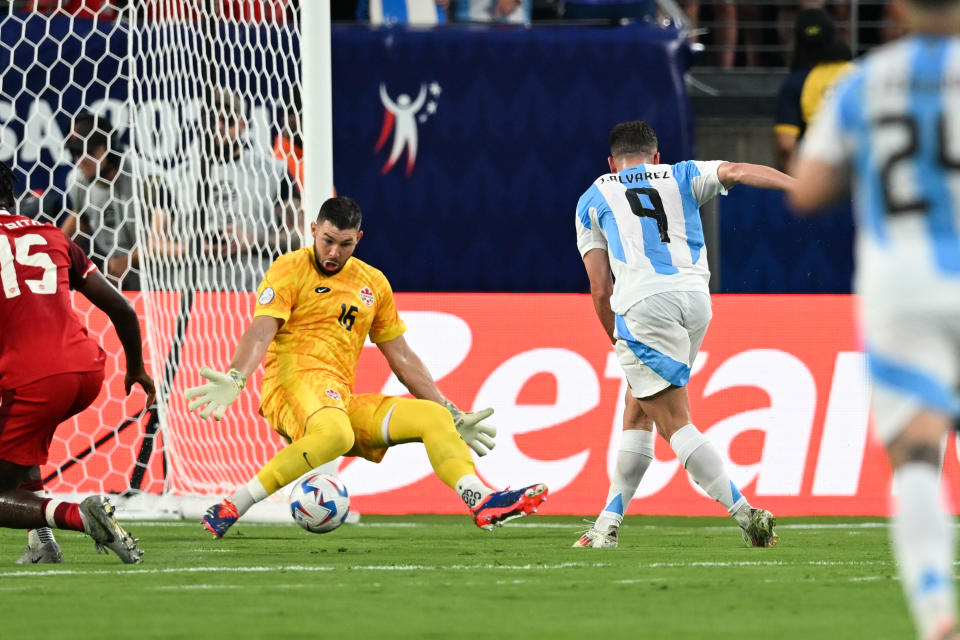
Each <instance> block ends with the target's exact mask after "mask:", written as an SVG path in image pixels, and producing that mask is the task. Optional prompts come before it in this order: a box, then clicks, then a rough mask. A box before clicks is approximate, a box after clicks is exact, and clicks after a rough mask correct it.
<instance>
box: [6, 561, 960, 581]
mask: <svg viewBox="0 0 960 640" xmlns="http://www.w3.org/2000/svg"><path fill="white" fill-rule="evenodd" d="M892 564H893V561H892V560H891V561H882V560H877V561H827V560H810V561H806V562H787V561H781V560H742V561H736V562H650V563H638V564H637V565H636V568H637V569H686V568H706V569H711V568H718V569H729V568H738V567H739V568H743V567H788V566H795V567H800V566H804V567H886V566H891V565H892ZM954 565H955V566H956V565H960V562H956V563H954ZM612 566H616V563H612V562H561V563H556V564H543V565H541V564H514V565H510V564H455V565H424V564H404V565H346V566H304V565H286V566H284V565H278V566H274V567H269V566H249V567H161V568H157V569H149V568H144V569H139V568H138V569H134V568H129V569H119V568H118V569H94V570H89V571H84V570H80V569H48V570H45V571H27V570H19V571H3V572H0V578H20V577H52V576H75V575H118V576H120V575H168V574H203V573H225V574H226V573H270V572H274V571H283V572H289V573H316V572H333V571H370V572H388V573H393V572H397V571H497V572H500V571H532V572H537V571H558V570H562V569H577V568H603V567H612Z"/></svg>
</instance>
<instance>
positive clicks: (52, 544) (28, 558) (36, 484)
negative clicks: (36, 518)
mask: <svg viewBox="0 0 960 640" xmlns="http://www.w3.org/2000/svg"><path fill="white" fill-rule="evenodd" d="M19 488H20V489H22V490H24V491H29V492H31V493H33V494H34V495H35V496H39V497H40V498H46V497H47V492H46V491H45V490H44V488H43V478H42V476H41V475H40V467H38V466H33V467H30V469H29V471H28V472H27V479H26V480H24V482H23V483H22V484H21V485H20V487H19ZM60 562H63V552H62V551H61V550H60V545H59V544H57V540H56V538H55V537H54V535H53V529H51V528H50V527H48V526H43V527H37V528H35V529H28V530H27V548H26V550H24V552H23V555H22V556H20V558H19V559H18V560H17V564H48V563H49V564H56V563H60Z"/></svg>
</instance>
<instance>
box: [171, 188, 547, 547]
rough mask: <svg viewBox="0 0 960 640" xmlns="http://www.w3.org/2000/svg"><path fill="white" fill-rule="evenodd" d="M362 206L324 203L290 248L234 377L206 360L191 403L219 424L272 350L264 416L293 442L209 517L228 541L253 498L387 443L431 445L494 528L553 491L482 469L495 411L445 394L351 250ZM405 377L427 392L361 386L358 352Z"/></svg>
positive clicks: (445, 476)
mask: <svg viewBox="0 0 960 640" xmlns="http://www.w3.org/2000/svg"><path fill="white" fill-rule="evenodd" d="M361 218H362V214H361V211H360V207H359V206H358V205H357V203H356V202H354V201H353V200H352V199H350V198H347V197H343V196H341V197H338V198H330V199H329V200H327V201H326V202H324V203H323V206H322V207H321V208H320V214H319V215H318V216H317V221H316V222H314V223H312V224H311V231H312V233H313V238H314V244H313V246H311V247H304V248H303V249H299V250H297V251H293V252H291V253H287V254H285V255H283V256H280V257H279V258H278V259H277V260H276V261H275V262H274V263H273V266H271V267H270V269H269V271H267V273H266V275H265V276H264V278H263V282H261V283H260V287H259V289H258V290H257V305H256V309H255V311H254V313H253V321H252V322H251V323H250V326H249V327H247V330H246V331H245V332H244V334H243V336H242V337H241V338H240V343H239V344H238V345H237V348H236V351H235V353H234V355H233V360H231V362H230V370H229V371H228V372H226V373H221V372H218V371H213V370H212V369H209V368H207V367H204V368H202V369H201V370H200V375H202V376H203V377H204V378H206V379H207V381H208V382H207V383H206V384H204V385H201V386H199V387H194V388H192V389H188V390H187V391H186V397H187V399H188V400H190V405H189V407H190V410H191V411H195V410H198V409H199V413H200V417H202V418H207V417H209V416H210V415H213V417H214V418H216V419H217V420H219V419H220V418H222V417H223V415H224V412H226V410H227V407H229V406H230V404H231V403H232V402H233V401H234V400H236V399H237V396H238V395H239V394H240V391H241V390H242V389H243V386H244V384H245V382H246V380H247V378H248V377H249V376H250V374H252V373H253V372H254V370H255V369H256V368H257V367H258V366H259V365H260V362H261V361H262V360H263V358H264V356H265V355H266V364H265V371H264V376H263V388H262V390H261V392H262V393H261V400H260V414H261V415H262V416H263V417H264V418H266V420H267V422H269V423H270V426H271V427H273V429H274V430H275V431H276V432H277V433H279V434H280V435H281V436H283V438H284V439H285V440H286V441H287V442H288V443H289V445H288V446H287V447H284V448H283V449H281V450H280V451H279V452H277V454H276V455H275V456H274V457H273V458H272V459H271V460H270V461H269V462H268V463H267V464H266V465H265V466H264V467H263V468H262V469H261V470H260V472H259V473H257V475H256V476H254V477H253V478H252V479H251V480H250V481H249V482H248V483H247V484H245V485H243V486H241V487H239V488H238V489H237V490H236V491H235V492H234V494H233V495H232V496H231V497H230V498H227V499H225V500H223V502H220V503H218V504H215V505H213V506H212V507H210V508H209V509H208V510H207V513H206V515H204V517H203V525H204V527H206V528H207V529H208V530H209V531H210V532H211V533H213V535H214V536H216V537H218V538H220V537H222V536H223V534H224V533H226V532H227V529H229V528H230V527H231V526H232V525H233V523H234V522H236V521H237V519H238V518H240V517H241V516H242V515H243V514H244V513H245V512H246V511H247V510H248V509H249V508H250V507H251V506H253V505H254V504H255V503H257V502H259V501H260V500H263V499H264V498H266V497H267V496H269V495H270V494H271V493H273V492H274V491H276V490H277V489H279V488H281V487H283V486H284V485H286V484H288V483H290V482H293V481H294V480H296V479H297V478H299V477H300V476H302V475H303V474H305V473H307V472H308V471H310V470H312V469H314V468H316V467H318V466H320V465H322V464H324V463H326V462H329V461H331V460H334V459H336V458H337V457H338V456H343V455H347V456H360V457H363V458H366V459H367V460H372V461H373V462H379V461H380V460H381V459H383V456H384V454H386V452H387V448H388V447H391V446H393V445H395V444H403V443H405V442H422V443H423V445H424V447H426V449H427V456H428V457H429V458H430V464H431V465H432V466H433V470H434V472H435V473H436V474H437V476H438V477H439V478H440V479H441V480H442V481H443V482H444V483H446V484H447V485H448V486H449V487H450V488H451V489H454V490H455V491H456V492H457V494H458V495H459V496H460V497H461V499H462V500H463V501H464V503H465V504H466V505H467V507H468V508H469V509H470V511H471V513H472V514H473V519H474V522H476V524H477V526H478V527H480V528H482V529H486V530H492V529H493V528H495V527H497V526H500V525H502V524H503V523H504V522H506V521H507V520H511V519H513V518H517V517H521V516H525V515H528V514H530V513H533V512H534V511H536V508H537V506H538V505H539V504H540V503H541V502H543V501H544V500H546V497H547V487H546V485H544V484H535V485H530V486H528V487H523V488H522V489H514V490H505V491H496V490H494V489H492V488H490V487H488V486H487V485H485V484H484V483H483V481H481V480H480V478H478V477H477V475H476V473H475V470H474V466H473V458H472V457H471V455H470V450H469V449H468V448H467V445H469V446H470V447H471V448H473V450H474V451H476V453H477V455H481V456H482V455H486V454H487V452H488V451H489V450H490V449H492V448H493V446H494V442H493V436H495V435H496V429H494V428H493V427H492V426H490V425H486V424H483V423H482V422H481V421H482V420H483V419H484V418H486V417H488V416H489V415H490V414H492V413H493V409H486V410H484V411H478V412H476V413H470V412H463V411H460V410H459V409H457V407H455V406H454V405H453V403H451V402H449V401H448V400H447V399H446V398H444V396H443V394H442V393H440V390H439V389H437V385H436V384H435V383H434V381H433V378H432V377H431V375H430V372H429V371H427V368H426V367H425V366H424V364H423V362H422V361H421V360H420V358H419V357H418V356H417V354H416V353H414V352H413V350H412V349H411V348H410V346H409V345H408V344H407V342H406V340H405V339H404V337H403V333H404V332H405V331H406V325H404V323H403V320H401V319H400V316H399V315H398V314H397V308H396V306H395V304H394V301H393V291H392V289H391V288H390V283H389V282H387V279H386V277H385V276H384V275H383V273H381V272H380V271H379V270H377V269H374V268H373V267H371V266H370V265H368V264H366V263H365V262H363V261H361V260H359V259H357V258H351V256H352V255H353V251H354V249H356V246H357V242H359V241H360V238H361V237H363V232H362V231H360V222H361ZM368 335H369V336H370V340H371V341H372V342H373V343H374V344H376V345H377V347H378V348H379V349H380V351H381V352H382V353H383V355H384V357H386V359H387V363H388V364H389V365H390V368H391V369H392V370H393V372H394V374H396V376H397V378H398V379H399V380H400V382H402V383H403V384H404V386H406V387H407V389H409V390H410V393H411V394H413V395H414V396H416V397H417V398H418V399H416V400H414V399H410V398H398V397H395V396H386V395H382V394H377V393H368V394H357V395H354V394H353V379H354V373H355V371H356V367H357V360H358V358H359V357H360V352H361V350H362V349H363V344H364V341H365V340H366V338H367V336H368Z"/></svg>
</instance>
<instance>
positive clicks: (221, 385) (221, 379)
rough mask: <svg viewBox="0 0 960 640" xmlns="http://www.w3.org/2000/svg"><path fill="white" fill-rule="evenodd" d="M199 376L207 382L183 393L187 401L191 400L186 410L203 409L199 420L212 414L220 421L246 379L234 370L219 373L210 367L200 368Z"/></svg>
mask: <svg viewBox="0 0 960 640" xmlns="http://www.w3.org/2000/svg"><path fill="white" fill-rule="evenodd" d="M200 375H201V376H203V377H204V378H206V379H207V380H209V382H207V383H206V384H202V385H200V386H199V387H191V388H190V389H187V390H186V391H185V392H184V393H183V395H184V397H185V398H186V399H187V400H191V402H190V404H189V405H187V408H188V409H190V411H194V410H196V409H198V408H200V407H203V408H202V409H200V417H201V418H209V417H210V414H211V413H212V414H213V417H214V418H215V419H216V420H220V419H221V418H223V414H224V413H226V412H227V407H229V406H230V405H231V404H233V401H234V400H236V399H237V396H239V395H240V390H241V389H243V385H245V384H246V383H247V378H246V376H244V375H243V374H242V373H240V372H239V371H237V370H236V369H230V371H228V372H227V373H221V372H219V371H214V370H213V369H211V368H210V367H201V368H200Z"/></svg>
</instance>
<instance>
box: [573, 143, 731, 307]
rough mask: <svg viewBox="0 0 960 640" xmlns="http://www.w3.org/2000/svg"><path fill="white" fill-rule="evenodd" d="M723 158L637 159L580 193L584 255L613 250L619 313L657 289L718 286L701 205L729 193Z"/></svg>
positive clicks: (612, 301)
mask: <svg viewBox="0 0 960 640" xmlns="http://www.w3.org/2000/svg"><path fill="white" fill-rule="evenodd" d="M721 164H723V161H722V160H718V161H711V162H700V161H696V160H688V161H685V162H680V163H677V164H673V165H670V164H656V165H654V164H639V165H634V166H631V167H627V168H625V169H623V170H622V171H620V172H619V173H608V174H604V175H602V176H600V177H599V178H597V179H596V180H595V181H594V183H593V185H591V186H590V188H589V189H587V190H586V192H584V194H583V195H582V196H581V197H580V200H579V202H578V203H577V215H576V228H577V247H578V248H579V250H580V255H581V256H584V255H586V254H587V252H588V251H590V250H592V249H603V250H604V251H606V252H607V257H608V259H609V261H610V268H611V270H612V271H613V276H614V279H615V282H614V288H613V296H612V297H611V298H610V306H611V307H612V309H613V311H614V312H615V313H618V314H620V315H623V314H624V313H626V311H627V309H629V308H630V307H631V306H633V305H634V304H636V303H637V302H639V301H640V300H642V299H643V298H645V297H647V296H650V295H653V294H655V293H662V292H665V291H702V292H704V293H707V294H709V293H710V288H709V282H710V269H709V268H708V267H707V248H706V246H705V245H704V240H703V225H702V223H701V221H700V205H702V204H703V203H705V202H707V201H709V200H711V199H712V198H714V197H716V195H717V194H720V193H722V194H725V193H726V190H725V189H724V188H723V185H722V184H721V183H720V180H719V179H718V178H717V168H718V167H719V166H720V165H721Z"/></svg>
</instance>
